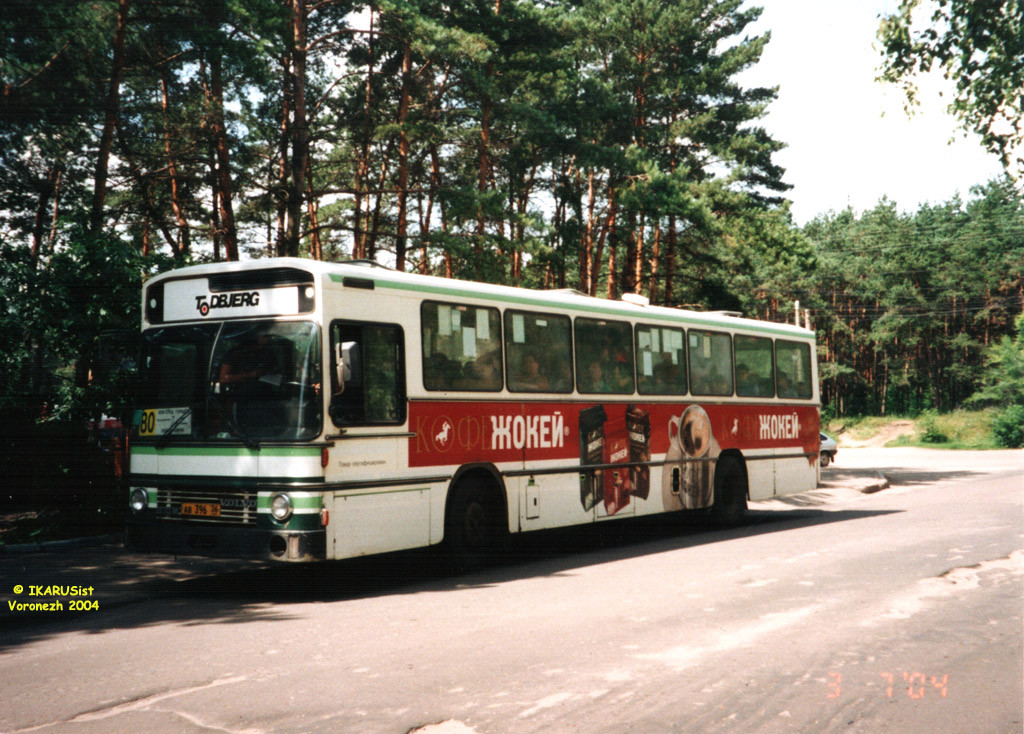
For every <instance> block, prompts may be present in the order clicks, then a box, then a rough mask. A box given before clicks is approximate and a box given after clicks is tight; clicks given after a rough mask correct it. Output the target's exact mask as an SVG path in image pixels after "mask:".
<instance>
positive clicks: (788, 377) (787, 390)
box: [775, 341, 813, 400]
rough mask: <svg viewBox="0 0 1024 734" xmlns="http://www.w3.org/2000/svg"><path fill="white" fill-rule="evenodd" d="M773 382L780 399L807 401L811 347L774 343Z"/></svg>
mask: <svg viewBox="0 0 1024 734" xmlns="http://www.w3.org/2000/svg"><path fill="white" fill-rule="evenodd" d="M775 380H776V383H777V385H778V389H779V397H780V398H799V399H801V400H807V399H809V398H810V397H811V395H812V394H813V391H812V389H811V345H810V344H804V343H802V342H785V341H777V342H775Z"/></svg>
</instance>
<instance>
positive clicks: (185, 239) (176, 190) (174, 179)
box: [160, 66, 191, 257]
mask: <svg viewBox="0 0 1024 734" xmlns="http://www.w3.org/2000/svg"><path fill="white" fill-rule="evenodd" d="M169 86H170V85H169V83H168V80H167V70H166V67H164V66H161V67H160V106H161V112H162V115H163V123H164V155H166V156H167V174H168V176H169V177H170V182H171V210H172V211H173V212H174V220H175V222H177V225H178V241H177V245H176V246H175V245H174V244H172V245H171V249H172V250H173V251H174V256H175V257H182V256H184V255H186V254H187V253H188V251H189V247H190V240H191V237H190V231H189V224H188V219H187V218H186V217H185V211H184V208H183V207H182V205H181V182H180V181H179V180H178V164H177V160H176V158H175V155H174V151H173V148H172V145H171V129H170V124H169V122H168V119H167V114H168V110H169V108H170V93H169Z"/></svg>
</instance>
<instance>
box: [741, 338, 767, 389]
mask: <svg viewBox="0 0 1024 734" xmlns="http://www.w3.org/2000/svg"><path fill="white" fill-rule="evenodd" d="M736 394H737V395H740V396H742V397H745V398H770V397H772V396H773V395H775V378H774V375H773V372H772V340H771V339H766V338H762V337H758V336H740V335H737V336H736Z"/></svg>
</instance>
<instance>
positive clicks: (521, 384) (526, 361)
mask: <svg viewBox="0 0 1024 734" xmlns="http://www.w3.org/2000/svg"><path fill="white" fill-rule="evenodd" d="M516 387H517V389H520V390H535V391H543V390H547V389H548V378H547V377H545V376H544V375H543V374H542V373H541V370H540V360H538V359H537V355H536V354H534V353H533V352H526V353H525V354H524V355H523V358H522V360H521V361H520V365H519V379H518V380H517V382H516Z"/></svg>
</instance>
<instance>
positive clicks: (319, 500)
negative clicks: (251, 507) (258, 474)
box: [256, 492, 323, 512]
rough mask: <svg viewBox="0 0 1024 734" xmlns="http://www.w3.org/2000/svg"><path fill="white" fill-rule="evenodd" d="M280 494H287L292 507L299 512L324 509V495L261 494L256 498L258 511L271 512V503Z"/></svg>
mask: <svg viewBox="0 0 1024 734" xmlns="http://www.w3.org/2000/svg"><path fill="white" fill-rule="evenodd" d="M278 494H287V495H288V497H289V498H291V501H292V507H293V508H295V510H296V511H299V510H317V511H319V510H320V508H321V507H323V495H322V494H319V493H318V494H306V495H302V494H297V493H295V492H273V493H270V492H260V494H259V496H258V497H257V498H256V510H257V511H258V512H270V503H271V501H272V500H273V499H274V497H276V496H277V495H278Z"/></svg>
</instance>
